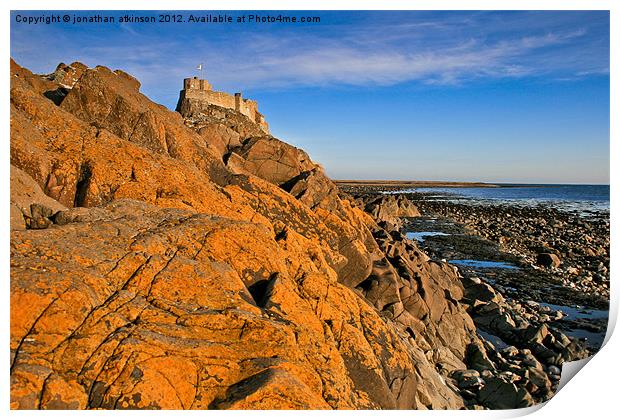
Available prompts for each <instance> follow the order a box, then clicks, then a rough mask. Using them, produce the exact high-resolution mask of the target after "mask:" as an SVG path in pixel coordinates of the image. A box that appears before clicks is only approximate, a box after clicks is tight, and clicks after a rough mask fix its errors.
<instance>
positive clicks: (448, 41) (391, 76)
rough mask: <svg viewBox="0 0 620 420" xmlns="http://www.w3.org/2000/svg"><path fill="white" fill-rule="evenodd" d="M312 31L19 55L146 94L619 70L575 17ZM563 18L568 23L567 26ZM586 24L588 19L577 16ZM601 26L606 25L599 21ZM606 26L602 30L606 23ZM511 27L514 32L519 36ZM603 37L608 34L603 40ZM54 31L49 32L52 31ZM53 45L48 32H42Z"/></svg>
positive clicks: (439, 20) (483, 17)
mask: <svg viewBox="0 0 620 420" xmlns="http://www.w3.org/2000/svg"><path fill="white" fill-rule="evenodd" d="M377 16H380V17H384V16H387V17H385V18H382V19H370V18H372V17H374V16H373V15H369V17H370V18H369V19H366V20H363V19H362V21H360V20H359V19H358V20H355V19H354V20H353V22H352V23H348V22H345V23H330V22H329V19H325V20H326V22H327V23H326V24H325V25H324V26H317V27H314V28H311V29H307V28H306V29H304V30H301V29H296V28H293V29H287V30H273V31H266V30H258V29H251V28H250V29H248V28H244V29H240V30H237V31H231V30H216V31H211V32H196V31H194V32H188V29H187V28H185V29H184V30H185V32H177V33H175V32H171V31H170V30H169V29H165V31H163V32H161V33H159V32H148V33H146V32H143V31H139V30H137V29H136V28H134V27H131V26H128V25H124V26H122V27H121V30H120V31H118V32H119V33H118V34H110V36H109V37H106V38H101V37H99V38H97V37H93V36H90V37H88V36H87V37H85V38H80V37H76V36H75V34H72V33H69V32H64V33H63V31H55V32H54V39H55V40H56V41H55V47H53V48H51V49H49V50H45V51H40V50H41V48H38V49H37V47H36V46H37V45H38V44H37V39H33V38H32V37H33V33H26V32H23V31H19V30H18V31H13V33H12V52H13V51H17V52H18V55H19V53H20V52H23V54H22V55H24V56H31V55H32V54H33V52H34V51H35V50H37V51H38V55H39V56H40V55H41V54H43V55H45V54H47V55H56V56H57V55H59V54H62V55H63V56H64V54H67V53H68V52H71V53H73V55H74V56H75V58H77V59H81V60H84V61H86V62H87V64H105V65H109V66H113V67H120V68H123V69H125V70H127V71H129V72H131V73H134V74H135V75H136V76H138V77H139V78H140V79H141V80H142V81H143V84H144V85H145V86H149V85H151V84H154V83H156V82H157V81H158V80H162V79H165V78H175V79H179V78H181V77H184V76H187V74H188V73H191V72H192V70H193V69H194V68H195V65H196V64H197V63H198V62H203V61H204V62H206V64H207V66H206V68H207V72H208V75H209V78H210V79H211V80H212V81H213V82H215V83H216V85H219V86H221V87H222V88H234V87H243V88H245V89H256V88H287V87H307V86H329V85H353V86H364V85H370V86H390V85H395V84H398V83H403V82H411V81H418V82H420V83H425V84H434V85H457V84H460V83H463V82H467V81H471V80H476V79H483V78H487V79H489V78H490V79H501V78H521V77H526V76H545V77H550V78H554V79H555V80H560V79H562V78H564V79H569V78H578V77H587V76H588V75H597V74H598V75H600V74H605V73H607V72H608V71H609V56H608V48H609V46H608V42H609V41H608V39H607V40H605V37H604V35H605V34H604V32H605V31H604V28H603V34H602V35H603V36H601V33H600V31H601V29H600V28H598V27H595V28H594V34H593V33H592V30H591V29H592V28H588V24H587V22H586V23H582V24H581V25H580V26H576V25H577V24H578V23H580V20H579V19H575V17H572V18H571V15H566V14H563V15H557V14H548V15H545V14H544V13H540V14H531V13H525V14H499V15H497V14H486V13H453V14H445V13H444V14H441V15H431V16H428V15H425V14H412V15H410V16H407V17H406V18H397V17H394V16H392V15H377ZM558 16H560V18H558ZM577 17H578V16H577ZM595 23H596V22H595ZM599 26H600V25H599ZM509 28H511V29H509ZM597 31H598V32H597ZM48 32H49V30H48ZM39 36H40V37H49V35H48V34H43V35H41V34H39Z"/></svg>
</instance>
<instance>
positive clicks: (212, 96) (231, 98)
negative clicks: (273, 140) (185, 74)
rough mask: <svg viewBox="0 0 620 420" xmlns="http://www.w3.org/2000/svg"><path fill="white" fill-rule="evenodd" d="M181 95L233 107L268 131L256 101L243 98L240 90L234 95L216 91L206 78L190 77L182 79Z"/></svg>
mask: <svg viewBox="0 0 620 420" xmlns="http://www.w3.org/2000/svg"><path fill="white" fill-rule="evenodd" d="M181 97H182V98H186V99H194V100H198V101H201V102H205V103H208V104H212V105H217V106H221V107H223V108H228V109H233V110H235V111H237V112H239V113H241V114H243V115H245V116H246V117H248V118H249V119H250V120H251V121H252V122H254V123H256V124H258V125H259V126H260V127H261V128H262V129H263V131H265V132H266V133H269V125H268V124H267V122H266V121H265V117H264V116H263V114H261V113H260V112H258V103H257V102H256V101H253V100H251V99H244V98H243V96H242V95H241V93H240V92H237V93H235V94H234V95H231V94H229V93H226V92H217V91H214V90H213V87H212V86H211V83H209V82H208V81H207V80H204V79H199V78H198V77H191V78H187V79H184V80H183V90H182V91H181Z"/></svg>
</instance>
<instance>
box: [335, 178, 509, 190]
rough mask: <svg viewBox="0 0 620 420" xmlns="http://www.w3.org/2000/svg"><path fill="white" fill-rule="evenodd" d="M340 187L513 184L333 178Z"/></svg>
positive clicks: (445, 186) (498, 185) (493, 185)
mask: <svg viewBox="0 0 620 420" xmlns="http://www.w3.org/2000/svg"><path fill="white" fill-rule="evenodd" d="M334 182H335V183H336V185H338V186H340V187H386V188H390V189H392V188H399V189H400V188H503V187H513V186H516V184H514V185H500V184H491V183H486V182H455V181H392V180H388V181H384V180H349V179H339V180H334Z"/></svg>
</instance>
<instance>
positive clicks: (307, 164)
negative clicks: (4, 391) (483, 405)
mask: <svg viewBox="0 0 620 420" xmlns="http://www.w3.org/2000/svg"><path fill="white" fill-rule="evenodd" d="M69 67H70V68H67V66H64V65H61V66H59V68H58V69H57V70H56V72H55V73H54V74H55V75H54V76H37V75H33V74H32V73H30V72H29V71H28V70H26V69H23V68H21V67H19V66H18V65H17V64H15V63H14V62H12V63H11V165H12V167H11V209H12V210H11V211H12V213H11V228H12V231H11V407H12V408H18V409H33V408H50V409H58V408H80V409H82V408H110V409H111V408H166V409H190V408H196V409H206V408H232V409H329V408H399V409H411V408H419V409H422V408H452V409H456V408H463V407H464V406H465V404H466V402H465V399H464V395H465V397H467V396H468V395H469V394H466V393H465V394H464V391H463V390H462V389H460V388H459V386H458V384H459V382H461V383H462V384H464V385H463V386H466V387H469V388H471V387H472V386H473V385H472V383H473V382H472V381H476V383H478V382H479V381H478V379H471V378H473V377H479V376H480V372H479V373H478V376H476V375H475V374H467V375H465V374H463V375H461V376H459V377H458V378H459V379H458V380H457V379H453V377H452V375H453V373H454V372H457V371H459V372H463V371H467V369H471V368H472V367H471V366H472V365H476V366H479V365H480V360H483V361H484V360H486V359H487V354H486V353H487V351H486V347H485V346H486V345H485V343H484V342H482V341H481V340H480V339H479V338H478V337H477V335H476V330H475V326H474V324H473V321H472V319H471V317H470V316H469V315H468V313H467V311H466V309H467V306H466V305H464V304H463V303H462V302H461V301H462V300H463V299H464V291H465V288H464V287H463V284H462V282H461V279H460V278H459V276H458V273H457V272H456V270H455V269H454V268H453V267H452V266H450V265H448V264H446V263H438V262H434V261H430V260H429V258H428V256H426V255H425V254H424V253H423V252H421V251H420V250H419V249H418V248H417V246H416V245H415V244H414V243H413V242H411V241H409V240H407V239H406V238H404V237H402V235H401V234H400V233H399V232H398V231H397V230H395V229H393V228H392V227H391V226H389V225H386V224H385V223H384V222H385V221H386V220H391V221H392V222H393V223H394V224H398V220H397V218H398V217H403V216H406V217H412V216H415V215H416V214H417V211H416V209H415V207H413V206H412V205H411V204H410V203H407V202H405V201H404V200H402V199H400V198H397V197H388V198H383V199H381V200H380V201H378V202H373V203H370V204H368V205H367V206H366V209H367V210H368V211H369V212H370V214H369V213H365V212H364V211H363V209H362V208H360V207H357V206H356V205H355V204H354V203H353V201H352V200H351V199H349V198H346V197H343V198H341V197H339V193H338V189H337V188H336V186H335V185H334V184H333V183H332V182H331V180H329V178H327V177H326V176H325V174H324V173H323V171H322V170H321V168H320V167H319V166H318V165H316V164H314V163H313V162H312V161H311V160H310V158H309V157H308V156H307V154H306V153H305V152H303V151H301V150H299V149H296V148H294V147H292V146H290V145H288V144H286V143H284V142H282V141H280V140H277V139H275V138H273V137H270V136H265V135H264V133H263V132H262V131H261V130H260V129H259V128H257V127H256V126H253V125H252V123H251V122H250V121H248V120H247V118H246V117H245V116H243V115H241V114H238V113H235V112H234V111H231V110H228V109H221V108H220V109H218V107H216V106H213V105H209V106H203V105H201V104H199V103H183V102H181V103H180V104H179V110H180V112H181V114H182V115H179V114H178V113H174V112H171V111H168V110H167V109H165V108H164V107H162V106H160V105H157V104H155V103H153V102H151V101H150V100H149V99H148V98H146V97H145V96H144V95H142V94H141V93H140V92H139V87H140V84H139V82H137V81H136V80H135V79H134V78H133V77H131V76H129V75H127V74H126V73H124V72H122V71H119V70H116V71H111V70H109V69H107V68H105V67H96V68H86V67H85V66H83V65H80V64H79V63H74V64H72V65H71V66H69ZM68 80H70V83H69V82H68ZM58 89H64V93H63V95H60V96H54V97H53V98H50V95H49V94H48V95H46V93H47V92H50V91H52V92H53V91H57V90H58ZM34 228H36V229H34ZM472 349H474V350H475V351H474V350H472ZM472 355H474V356H472ZM470 359H471V360H474V362H475V363H473V362H471V360H470ZM474 369H475V367H474ZM480 381H482V379H480ZM493 386H494V387H496V388H498V389H500V388H501V389H503V388H502V387H503V385H502V384H500V383H497V384H495V383H494V385H493ZM509 386H513V385H512V384H511V383H510V384H509ZM468 392H469V391H468ZM510 392H511V393H510V395H509V397H506V398H507V399H506V400H505V401H504V400H502V401H501V402H495V401H494V400H493V398H494V397H493V396H494V395H495V394H496V393H495V392H491V393H490V396H488V398H487V397H484V395H481V398H482V397H484V398H487V399H488V400H489V401H490V402H489V404H488V406H493V404H495V405H496V406H498V407H499V406H502V407H504V406H506V407H508V406H520V405H524V404H527V403H528V400H527V399H526V398H525V397H524V396H525V395H526V394H523V391H518V392H517V393H516V394H515V395H513V393H512V391H510ZM530 403H531V401H530Z"/></svg>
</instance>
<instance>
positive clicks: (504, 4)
mask: <svg viewBox="0 0 620 420" xmlns="http://www.w3.org/2000/svg"><path fill="white" fill-rule="evenodd" d="M618 4H620V2H617V1H615V2H613V1H607V0H590V1H584V0H503V1H498V0H495V1H491V0H473V1H467V2H465V0H445V1H444V0H434V1H431V0H422V1H415V2H413V1H410V2H403V1H396V0H383V1H368V0H357V1H354V0H343V1H339V2H338V3H337V4H335V2H334V1H328V0H315V1H307V0H301V1H295V2H290V1H282V0H266V1H262V2H257V1H249V0H228V1H223V0H220V1H204V0H203V1H198V0H179V1H170V0H163V1H156V0H151V1H148V0H125V1H123V2H116V1H110V0H107V1H106V0H93V1H89V2H85V1H83V0H62V1H55V2H53V3H52V2H41V1H35V0H24V1H4V2H2V5H1V6H0V7H2V9H3V12H4V14H3V19H4V21H5V23H6V24H5V25H2V29H1V34H2V35H1V36H2V45H4V46H5V48H4V51H9V50H10V42H9V31H10V23H9V19H10V17H9V10H11V9H21V10H39V9H49V10H72V9H75V10H112V9H121V10H132V9H133V10H139V9H142V10H172V9H182V10H201V9H207V10H208V9H211V10H260V9H262V10H404V9H412V10H442V9H443V10H611V33H612V35H611V43H612V44H611V73H612V76H611V110H610V111H611V115H612V116H616V115H618V98H620V92H618V83H617V76H618V52H617V48H618V40H620V31H619V25H618V24H619V19H618V12H619V9H620V7H619V6H618ZM2 67H3V70H4V71H3V75H4V79H3V83H4V86H5V89H4V92H5V95H4V99H3V101H2V102H1V103H0V104H1V105H0V107H1V110H2V116H3V118H2V133H3V136H2V138H3V139H4V143H3V146H4V147H2V149H1V151H0V153H1V154H2V156H1V159H2V161H3V162H4V165H2V166H0V171H1V175H2V177H1V180H2V181H1V182H2V183H3V184H2V188H0V194H1V197H0V202H1V203H2V207H1V208H2V216H3V218H4V221H5V223H4V224H1V225H0V232H1V233H2V236H3V238H5V240H4V241H3V242H2V244H1V245H0V246H1V247H2V249H1V251H0V255H1V256H0V259H1V262H2V264H1V265H0V270H2V271H1V273H2V276H1V277H0V278H1V279H2V280H3V282H2V288H1V290H0V296H1V301H0V302H1V311H2V320H3V322H2V324H0V325H1V329H0V331H1V332H2V343H1V344H0V355H1V356H0V360H4V361H5V362H4V363H5V364H4V366H3V369H2V376H1V379H0V398H1V400H0V408H1V409H2V411H3V412H5V413H6V412H7V411H9V410H8V408H9V392H8V391H9V369H8V365H9V316H10V312H9V304H10V298H9V240H8V237H9V227H8V223H7V221H8V218H9V206H8V203H9V197H8V196H9V164H8V163H9V145H8V144H9V141H8V139H9V120H10V109H9V94H8V86H9V60H8V59H6V58H5V60H4V61H3V62H2ZM610 140H611V141H610V152H611V153H610V156H611V178H610V179H611V180H612V181H611V186H612V187H611V208H612V232H611V243H612V250H611V253H612V254H613V255H616V254H617V249H618V246H617V243H618V234H617V229H615V228H614V227H615V219H614V216H613V215H614V214H615V213H614V211H615V209H616V208H617V204H618V194H617V193H618V188H617V187H618V170H617V169H616V163H617V161H618V156H619V154H618V153H619V148H618V144H617V143H618V122H617V120H616V119H613V118H612V120H611V137H610ZM617 271H618V265H617V264H616V261H615V260H614V259H612V262H611V278H612V279H614V280H613V282H614V283H613V284H614V286H615V284H616V282H617V280H615V279H616V274H617ZM615 292H616V289H615V287H612V307H611V311H610V324H612V325H615V321H616V317H617V312H618V299H617V293H615ZM610 332H611V330H610ZM610 332H609V333H608V336H607V340H608V342H607V344H606V345H605V347H604V348H603V349H602V350H601V351H600V352H599V353H598V354H597V355H596V356H594V357H593V358H592V359H591V361H590V362H589V365H590V366H588V368H586V369H585V370H584V371H583V372H579V374H577V375H576V377H575V379H573V380H571V381H570V383H568V384H567V385H566V386H565V387H564V388H563V389H562V390H561V391H560V392H559V393H558V394H557V395H556V396H555V397H554V398H553V399H552V400H551V401H550V402H548V403H547V404H546V406H545V407H544V409H543V410H540V411H536V410H537V409H538V408H541V407H540V406H539V407H535V408H533V409H527V410H514V411H503V412H500V411H493V412H463V411H459V412H436V411H434V412H424V411H416V412H411V411H400V412H382V413H377V412H360V411H355V412H353V411H348V412H320V413H319V412H295V413H290V412H174V413H173V412H149V413H146V412H135V411H133V412H120V411H115V412H112V411H103V412H102V411H98V412H95V411H90V412H75V411H74V412H47V413H43V412H24V411H19V412H17V411H12V412H10V413H8V414H9V415H10V416H13V417H15V418H17V417H19V418H22V417H30V416H32V417H39V418H41V416H46V418H52V419H55V418H61V417H62V418H64V417H74V416H75V417H74V418H77V416H79V417H83V416H86V417H90V416H97V417H107V418H112V417H114V418H115V419H116V418H119V417H120V418H132V419H133V418H135V417H136V416H138V417H140V418H142V416H147V415H148V416H149V417H151V416H154V417H159V418H168V417H169V416H171V415H173V416H179V417H181V416H182V417H190V416H191V417H193V418H197V416H201V417H202V416H207V418H211V417H212V416H213V417H215V416H217V418H218V419H219V418H226V419H230V418H239V417H243V418H250V417H252V418H256V417H258V418H261V419H262V418H264V419H269V420H273V419H276V420H278V419H284V418H288V417H289V416H290V415H294V416H295V417H298V418H300V419H301V418H310V417H314V416H326V417H332V416H338V417H342V416H345V417H351V418H352V417H353V416H355V417H356V418H359V417H366V418H371V417H373V418H374V417H375V416H390V418H392V417H394V416H396V417H399V418H405V417H407V418H408V417H409V416H416V417H417V416H422V417H432V418H434V419H436V418H455V417H461V418H473V417H474V416H475V417H476V418H477V417H480V416H482V417H485V418H504V417H515V416H520V415H524V414H527V413H531V412H532V411H535V412H534V413H533V414H532V415H531V418H545V419H548V418H549V416H551V418H569V419H570V418H580V419H584V418H595V419H598V418H600V419H605V418H612V417H616V416H617V414H616V415H613V414H611V413H614V412H615V411H617V408H616V400H618V398H619V397H618V394H617V391H616V390H617V381H618V380H619V379H620V369H619V366H620V361H619V356H620V351H619V349H620V344H619V343H618V338H617V337H613V336H612V337H611V339H610Z"/></svg>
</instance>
